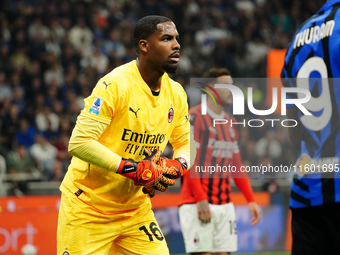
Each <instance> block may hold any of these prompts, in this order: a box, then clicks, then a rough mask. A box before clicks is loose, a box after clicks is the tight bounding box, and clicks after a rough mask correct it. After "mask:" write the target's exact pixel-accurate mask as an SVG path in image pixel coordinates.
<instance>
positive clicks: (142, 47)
mask: <svg viewBox="0 0 340 255" xmlns="http://www.w3.org/2000/svg"><path fill="white" fill-rule="evenodd" d="M138 46H139V51H140V53H142V54H143V55H144V54H146V53H147V52H148V42H147V40H140V41H139V43H138Z"/></svg>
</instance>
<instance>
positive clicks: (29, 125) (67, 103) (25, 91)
mask: <svg viewBox="0 0 340 255" xmlns="http://www.w3.org/2000/svg"><path fill="white" fill-rule="evenodd" d="M323 2H324V1H323V0H322V1H320V0H311V1H307V2H306V1H302V0H295V1H293V0H288V1H287V0H285V1H284V0H273V1H269V0H242V1H234V0H188V1H181V0H166V1H156V0H141V1H135V0H125V1H124V0H96V1H94V0H93V1H92V0H84V1H76V0H73V1H63V0H34V1H25V0H3V1H1V2H0V27H1V29H0V116H1V117H0V130H1V134H0V156H1V157H2V158H3V159H4V160H5V161H6V164H7V170H6V171H7V173H18V172H19V173H20V172H31V173H33V176H35V177H36V178H37V179H39V180H43V181H60V180H62V178H63V175H64V174H65V172H66V171H67V166H68V165H69V161H70V158H71V156H70V155H69V154H68V152H67V146H68V144H67V143H68V139H69V137H70V132H71V130H72V128H73V127H74V125H75V122H76V117H77V115H78V114H79V112H80V110H81V109H82V108H83V106H84V101H83V99H84V98H85V97H87V96H88V95H89V93H90V91H91V90H92V88H93V87H94V85H95V84H96V82H97V80H98V79H99V77H101V76H103V75H104V74H105V73H107V72H108V71H110V70H111V69H113V68H114V67H116V66H118V65H121V64H123V63H125V62H128V61H130V60H133V59H135V57H136V53H135V50H134V46H133V43H132V41H131V38H132V36H131V31H132V27H133V24H134V23H135V22H136V21H137V20H138V19H139V18H141V17H142V16H145V15H151V14H159V15H164V16H167V17H169V18H171V19H172V20H173V21H174V22H175V23H176V24H177V29H178V31H179V34H180V44H181V60H180V63H179V72H178V75H176V76H175V77H174V78H175V80H177V81H178V82H180V83H181V84H182V85H183V86H184V87H185V89H187V88H188V86H189V79H190V77H201V76H202V73H203V72H204V70H207V69H208V68H210V67H212V66H215V67H226V68H228V69H229V70H230V71H231V72H232V74H233V77H262V78H265V77H266V55H267V52H268V50H269V49H271V48H276V49H283V48H287V46H288V42H289V41H291V40H292V37H293V35H294V32H295V31H296V29H297V28H298V26H299V25H300V24H301V22H302V21H303V20H305V19H307V18H308V17H309V16H310V14H311V13H315V12H316V11H317V10H318V9H319V8H320V7H321V6H322V4H323ZM265 96H266V95H265V91H260V101H261V98H262V99H263V98H265ZM267 131H268V129H267V128H266V127H265V128H263V129H262V128H261V129H258V130H256V132H257V134H252V132H254V131H253V129H250V128H247V127H246V128H242V129H241V130H240V146H241V152H242V157H243V159H244V161H245V162H247V164H261V163H263V164H281V163H287V162H293V161H294V160H295V158H294V157H293V153H292V152H291V151H292V149H291V148H290V147H288V146H289V145H288V141H287V140H288V139H287V137H286V134H285V132H284V130H282V129H273V130H271V131H270V132H267ZM267 133H269V134H267ZM269 144H270V146H269ZM268 148H269V149H268ZM268 150H270V151H271V152H272V153H271V154H268V153H266V152H267V151H268ZM169 151H170V150H169ZM268 155H269V156H268Z"/></svg>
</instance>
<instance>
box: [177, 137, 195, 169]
mask: <svg viewBox="0 0 340 255" xmlns="http://www.w3.org/2000/svg"><path fill="white" fill-rule="evenodd" d="M183 136H186V137H187V141H184V142H183V143H181V144H179V145H176V144H175V145H173V146H174V156H173V157H174V158H178V157H182V158H184V159H185V160H186V161H187V163H188V169H190V168H191V167H192V165H193V164H194V162H195V158H196V146H195V141H194V139H193V138H192V137H190V134H184V135H183Z"/></svg>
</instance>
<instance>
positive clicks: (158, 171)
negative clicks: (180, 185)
mask: <svg viewBox="0 0 340 255" xmlns="http://www.w3.org/2000/svg"><path fill="white" fill-rule="evenodd" d="M159 157H160V151H159V150H158V149H155V150H154V151H153V152H152V154H151V155H150V156H148V157H146V158H144V159H143V160H142V161H140V162H136V161H134V160H133V159H122V160H121V162H120V164H119V166H118V169H117V173H118V174H121V175H123V176H125V177H127V178H129V179H131V180H133V181H134V183H135V185H141V186H144V187H145V189H146V190H151V189H152V188H155V189H157V190H160V191H163V192H164V191H167V190H168V188H169V186H173V185H175V183H176V180H175V179H172V178H169V177H167V176H165V175H163V171H162V170H163V167H162V166H160V165H157V163H156V162H157V161H158V160H159Z"/></svg>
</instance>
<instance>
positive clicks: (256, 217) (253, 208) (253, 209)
mask: <svg viewBox="0 0 340 255" xmlns="http://www.w3.org/2000/svg"><path fill="white" fill-rule="evenodd" d="M248 209H249V211H250V214H251V220H250V224H251V225H253V226H254V225H256V224H257V223H259V221H260V220H261V210H260V207H259V206H258V205H257V204H256V203H255V202H251V203H249V204H248Z"/></svg>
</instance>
